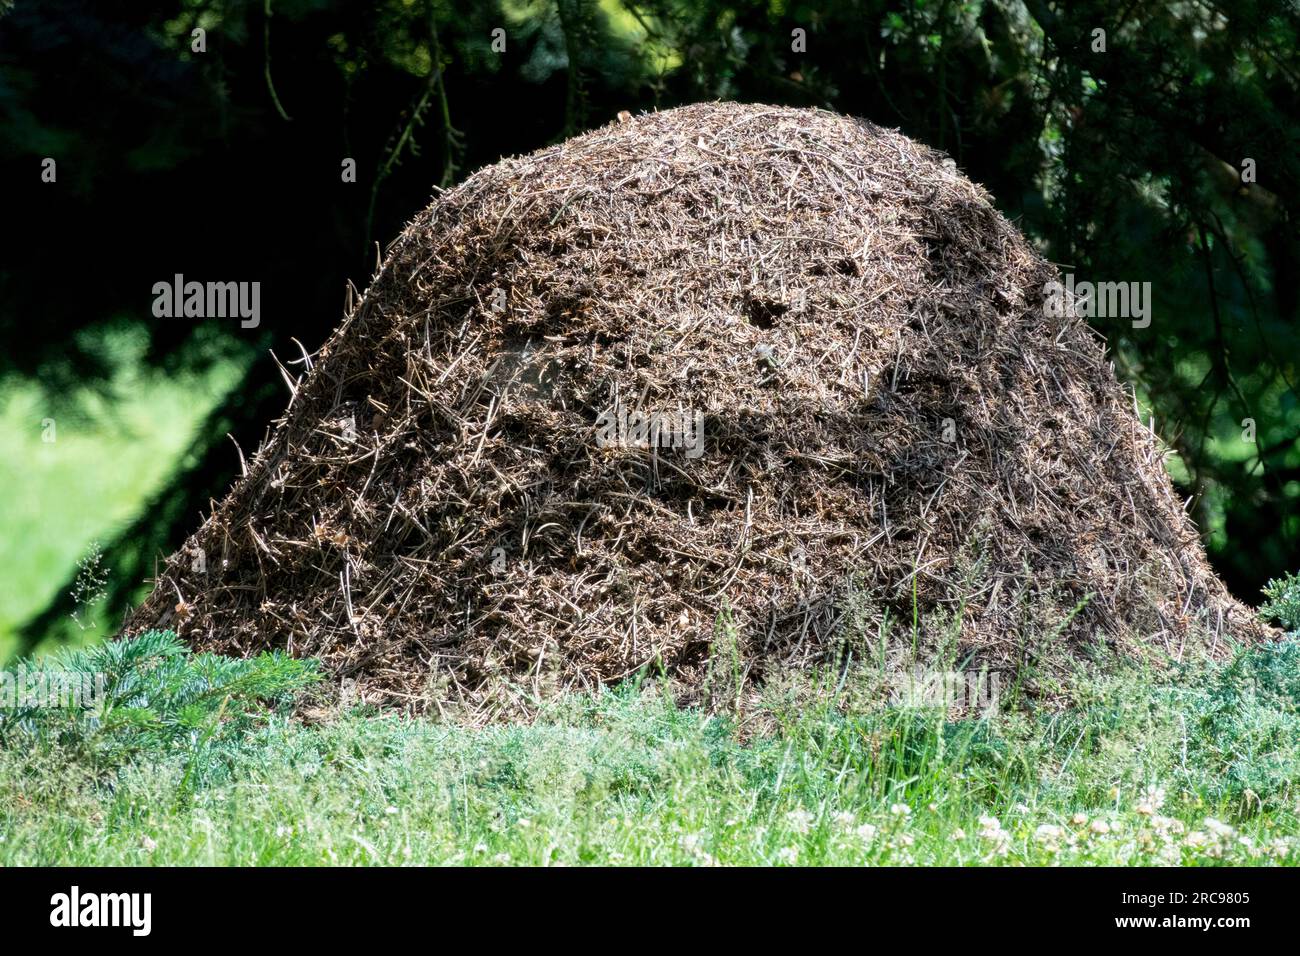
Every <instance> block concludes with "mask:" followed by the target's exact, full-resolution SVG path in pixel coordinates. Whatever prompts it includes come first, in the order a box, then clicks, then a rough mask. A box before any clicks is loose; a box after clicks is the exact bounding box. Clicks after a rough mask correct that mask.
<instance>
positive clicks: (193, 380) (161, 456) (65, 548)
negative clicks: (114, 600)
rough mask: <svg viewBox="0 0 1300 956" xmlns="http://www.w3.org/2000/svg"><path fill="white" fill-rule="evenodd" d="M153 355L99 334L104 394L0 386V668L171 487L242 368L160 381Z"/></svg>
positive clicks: (18, 382)
mask: <svg viewBox="0 0 1300 956" xmlns="http://www.w3.org/2000/svg"><path fill="white" fill-rule="evenodd" d="M144 344H145V343H144V341H143V340H142V338H141V336H140V335H138V334H132V333H131V332H130V331H129V330H127V329H121V330H118V331H116V332H109V333H102V338H101V340H100V341H99V343H98V347H99V348H102V349H103V350H104V351H105V352H106V353H108V355H109V357H110V364H111V365H113V366H115V367H116V368H117V369H118V370H119V371H118V372H117V373H116V374H115V375H114V377H113V379H112V380H111V381H110V382H108V383H107V384H106V386H105V387H104V389H103V390H102V391H100V390H94V389H91V388H86V389H84V390H82V391H80V392H79V393H77V394H74V395H60V396H57V397H56V396H51V395H49V394H47V392H46V390H45V389H44V388H43V387H42V385H41V384H40V383H39V382H33V381H30V380H25V379H17V378H14V379H10V380H8V381H4V382H0V500H3V507H0V569H3V572H4V573H3V574H0V660H3V659H4V658H5V657H6V656H8V653H9V647H10V646H11V645H12V641H13V635H14V631H15V629H16V628H17V627H19V626H20V625H21V624H22V623H23V622H24V621H25V620H27V618H28V617H30V616H31V615H32V614H34V613H36V612H37V611H39V610H41V609H42V608H43V607H45V605H46V604H47V603H48V602H49V601H50V599H51V598H52V597H53V596H54V594H55V591H56V589H57V588H59V587H60V586H61V585H62V584H63V582H65V581H66V580H67V579H68V576H69V574H70V573H71V572H72V571H73V570H74V569H75V568H76V566H77V563H78V561H79V560H81V559H82V558H83V557H84V556H85V555H86V554H87V552H88V550H89V549H90V548H91V546H92V545H93V544H94V543H95V542H96V541H99V542H106V541H107V540H109V539H111V538H112V536H113V535H114V533H115V532H117V531H118V530H119V529H120V528H122V527H123V525H125V524H126V523H128V522H129V521H130V520H131V519H132V518H133V517H134V516H135V515H136V514H138V512H139V510H140V508H141V507H142V506H143V505H144V503H145V502H146V501H147V500H148V499H149V497H150V495H152V494H153V493H155V492H156V491H157V490H158V489H159V488H160V487H161V486H162V485H163V484H164V483H165V482H166V481H167V478H168V476H169V475H170V474H171V472H172V470H173V469H174V468H175V467H176V464H177V461H178V458H179V456H180V455H181V454H182V453H183V451H184V450H185V448H186V447H187V445H188V444H189V442H190V441H191V439H192V437H193V434H194V430H195V427H196V426H197V425H198V423H199V422H200V421H201V420H202V419H203V418H204V417H205V416H206V415H207V414H208V413H209V412H210V411H211V410H212V408H213V407H214V406H215V405H216V403H217V402H218V401H220V399H221V398H222V396H223V395H225V394H226V393H227V392H228V391H229V390H230V389H231V388H234V387H235V386H236V385H237V383H238V381H239V378H240V375H241V374H242V372H243V370H244V368H245V365H244V363H242V362H237V361H231V360H224V361H222V362H220V363H218V364H217V365H215V366H214V367H212V368H211V369H210V370H209V371H207V372H206V373H203V374H184V375H175V376H170V375H167V374H165V373H162V372H151V371H147V370H143V369H142V366H141V363H140V361H139V354H140V352H141V351H142V350H143V348H144ZM109 570H110V573H111V569H109ZM98 636H99V635H98V633H97V632H96V631H95V629H94V628H93V627H92V628H91V630H90V633H88V634H87V637H88V638H95V637H98Z"/></svg>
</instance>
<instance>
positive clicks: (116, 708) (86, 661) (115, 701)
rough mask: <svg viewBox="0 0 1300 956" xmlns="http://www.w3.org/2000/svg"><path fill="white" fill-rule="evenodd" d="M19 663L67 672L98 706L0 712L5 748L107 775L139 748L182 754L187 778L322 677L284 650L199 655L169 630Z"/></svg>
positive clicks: (35, 670)
mask: <svg viewBox="0 0 1300 956" xmlns="http://www.w3.org/2000/svg"><path fill="white" fill-rule="evenodd" d="M22 666H23V668H24V669H25V670H26V671H27V673H28V674H44V675H45V676H46V677H47V678H63V679H69V678H70V679H72V680H73V681H75V682H78V683H80V684H82V685H83V686H90V687H95V688H97V693H96V694H95V698H94V699H93V700H86V701H82V703H83V704H86V703H89V704H93V706H64V707H47V706H30V705H29V706H22V707H17V708H14V709H11V710H0V748H12V749H14V750H31V749H37V750H39V749H41V748H49V749H51V750H57V751H58V752H60V753H61V754H62V755H64V756H65V757H66V759H68V760H69V761H72V762H76V763H77V764H78V765H80V766H81V767H83V768H86V769H89V770H90V771H91V772H92V773H93V774H95V775H96V776H101V777H102V776H104V775H106V774H109V773H111V772H113V771H116V770H117V769H118V768H120V767H122V766H123V765H125V764H126V763H128V762H129V761H130V760H131V759H133V758H134V757H136V756H137V755H139V754H142V753H148V754H152V755H154V756H163V755H167V754H171V753H184V754H186V755H187V756H188V758H189V773H187V783H188V782H189V781H191V780H192V778H193V775H194V774H195V773H198V772H200V771H202V770H204V769H205V768H210V767H211V766H212V765H213V760H212V758H213V757H217V758H219V757H220V756H221V754H222V752H223V749H225V748H227V747H228V746H229V745H230V744H232V743H236V742H238V741H240V740H242V739H243V737H244V736H245V735H246V734H247V732H248V731H249V730H250V729H251V728H252V727H253V726H254V725H256V724H257V723H260V722H263V721H265V719H266V717H267V714H268V713H269V712H271V711H273V710H274V709H275V708H277V707H282V706H284V705H286V704H287V703H288V702H289V701H291V700H292V698H293V696H294V695H295V694H296V693H297V692H298V691H301V690H303V689H304V688H306V687H308V686H310V685H311V684H313V683H315V682H316V681H317V680H319V671H318V668H317V666H316V664H315V662H314V661H299V660H294V659H292V658H290V657H287V656H285V655H284V654H280V653H269V654H260V655H258V656H257V657H255V658H253V659H251V660H238V659H235V658H230V657H219V656H216V655H213V654H194V653H192V652H191V651H190V649H189V648H188V647H186V646H185V645H184V644H182V643H181V641H180V640H179V639H178V638H177V637H176V635H175V634H173V633H172V632H170V631H150V632H149V633H146V634H142V635H140V636H139V637H136V638H134V639H131V640H124V641H110V642H107V643H104V644H100V645H96V646H94V647H91V648H89V649H86V650H78V651H71V652H65V653H63V654H60V655H58V656H55V657H53V658H51V659H48V660H44V661H40V662H30V661H29V662H26V663H25V664H23V665H22ZM217 762H219V760H218V761H217Z"/></svg>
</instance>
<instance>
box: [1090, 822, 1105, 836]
mask: <svg viewBox="0 0 1300 956" xmlns="http://www.w3.org/2000/svg"><path fill="white" fill-rule="evenodd" d="M1088 830H1089V832H1091V833H1093V834H1094V835H1096V836H1105V835H1106V834H1107V833H1109V832H1110V824H1109V823H1107V822H1106V821H1105V820H1093V821H1092V823H1091V824H1090V825H1089V827H1088Z"/></svg>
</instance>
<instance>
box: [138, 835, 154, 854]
mask: <svg viewBox="0 0 1300 956" xmlns="http://www.w3.org/2000/svg"><path fill="white" fill-rule="evenodd" d="M140 845H141V846H142V847H144V851H145V852H146V853H152V852H153V851H154V850H156V849H158V843H157V841H155V840H154V839H153V838H152V837H144V838H143V839H141V840H140Z"/></svg>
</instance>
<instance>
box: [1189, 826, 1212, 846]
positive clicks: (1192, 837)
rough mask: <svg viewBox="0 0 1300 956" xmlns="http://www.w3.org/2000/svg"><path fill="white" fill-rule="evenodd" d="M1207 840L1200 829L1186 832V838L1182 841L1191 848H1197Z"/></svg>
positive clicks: (1208, 839) (1208, 840)
mask: <svg viewBox="0 0 1300 956" xmlns="http://www.w3.org/2000/svg"><path fill="white" fill-rule="evenodd" d="M1209 842H1210V838H1209V837H1208V836H1206V834H1205V833H1203V832H1201V831H1200V830H1193V831H1192V832H1191V833H1189V834H1187V839H1185V840H1183V843H1185V844H1186V845H1187V846H1190V847H1192V848H1193V849H1199V848H1201V847H1203V846H1205V845H1206V844H1208V843H1209Z"/></svg>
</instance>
